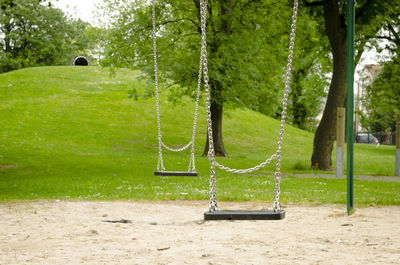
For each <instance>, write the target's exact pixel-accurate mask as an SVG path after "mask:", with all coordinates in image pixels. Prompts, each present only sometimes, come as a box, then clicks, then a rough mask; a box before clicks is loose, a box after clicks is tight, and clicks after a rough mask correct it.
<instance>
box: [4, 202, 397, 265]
mask: <svg viewBox="0 0 400 265" xmlns="http://www.w3.org/2000/svg"><path fill="white" fill-rule="evenodd" d="M207 207H208V202H206V201H171V202H148V201H147V202H146V201H145V202H128V201H115V202H103V201H95V202H93V201H90V202H88V201H83V202H81V201H72V202H71V201H35V202H17V203H2V204H0V216H1V219H0V264H1V265H5V264H63V265H70V264H96V265H97V264H400V207H371V208H362V209H357V211H356V213H355V214H354V215H352V216H351V217H348V216H346V215H345V207H344V206H342V205H341V206H337V205H328V206H312V205H291V204H289V205H286V207H285V211H286V218H285V219H284V220H281V221H207V222H204V221H203V213H204V211H205V210H207ZM263 207H271V205H270V204H269V203H268V204H267V205H265V204H261V203H259V202H257V203H255V202H247V203H224V202H221V203H220V209H254V210H260V209H262V208H263ZM121 219H125V220H130V221H131V223H129V222H127V223H111V222H104V221H106V220H108V221H120V220H121Z"/></svg>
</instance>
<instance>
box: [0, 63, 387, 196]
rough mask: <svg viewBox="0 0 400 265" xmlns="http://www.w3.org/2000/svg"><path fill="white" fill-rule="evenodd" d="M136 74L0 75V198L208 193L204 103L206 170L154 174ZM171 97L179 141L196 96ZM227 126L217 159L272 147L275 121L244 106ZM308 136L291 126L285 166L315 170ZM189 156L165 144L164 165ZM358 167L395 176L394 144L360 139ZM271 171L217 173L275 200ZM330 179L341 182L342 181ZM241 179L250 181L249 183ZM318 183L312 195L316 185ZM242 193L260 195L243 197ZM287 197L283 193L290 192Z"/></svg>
mask: <svg viewBox="0 0 400 265" xmlns="http://www.w3.org/2000/svg"><path fill="white" fill-rule="evenodd" d="M139 74H140V73H138V72H133V71H130V70H123V69H120V70H118V71H117V72H116V74H115V76H110V74H109V72H108V71H107V70H104V69H101V68H97V67H70V66H67V67H39V68H29V69H23V70H19V71H14V72H10V73H6V74H1V75H0V102H1V104H0V123H1V127H0V199H18V198H29V199H34V198H66V197H71V198H86V199H87V198H106V199H112V198H116V199H118V198H138V199H179V198H190V199H205V198H207V196H208V191H207V190H208V177H209V175H208V174H209V162H208V159H207V158H205V157H202V156H201V154H202V151H203V148H204V145H205V140H206V122H205V111H204V107H203V106H202V107H201V109H200V113H199V122H198V124H199V125H198V134H197V137H196V166H197V169H198V172H199V174H200V177H199V178H196V179H193V178H192V179H190V178H187V179H182V178H174V177H171V178H159V177H154V176H153V171H154V170H156V165H157V127H156V126H157V124H156V114H155V100H154V98H146V97H139V99H138V100H134V99H133V98H131V97H129V91H131V90H132V89H133V88H135V89H136V90H137V91H138V92H139V93H142V94H143V88H145V87H146V86H149V82H148V81H146V80H144V79H140V78H138V77H139ZM150 85H151V84H150ZM167 97H168V95H167V93H166V92H165V93H163V94H162V96H161V112H162V117H161V122H162V131H163V136H164V138H163V139H164V142H165V143H166V144H167V145H170V146H172V147H179V146H182V145H184V144H186V143H187V142H189V141H190V137H191V129H192V115H193V109H194V103H193V101H191V100H189V99H188V98H183V99H182V100H179V101H178V102H177V103H176V104H174V103H171V102H169V101H168V100H167ZM203 105H204V104H203ZM223 123H224V140H225V145H226V149H227V152H228V153H229V155H230V158H228V159H218V161H219V162H222V163H223V164H224V165H227V166H231V167H235V168H247V167H251V166H254V165H255V164H258V163H260V162H262V161H264V160H265V159H266V157H269V156H270V155H271V154H272V153H274V152H275V150H276V143H277V137H278V130H279V121H277V120H274V119H272V118H269V117H266V116H264V115H261V114H259V113H256V112H253V111H250V110H247V109H229V108H228V109H226V110H225V116H224V121H223ZM312 140H313V135H312V134H311V133H309V132H305V131H302V130H299V129H296V128H293V127H291V126H288V125H287V126H286V128H285V139H284V147H283V161H282V169H283V171H284V172H311V169H310V168H309V164H310V162H309V161H310V157H311V152H312ZM188 158H189V153H188V152H183V153H171V152H169V151H164V164H165V166H166V169H167V170H185V169H187V166H188V161H189V160H188ZM391 160H393V161H391ZM355 164H356V166H355V167H356V169H355V172H356V174H357V173H358V174H371V175H391V174H393V173H392V172H393V171H394V148H393V147H386V146H381V147H380V148H379V149H377V148H376V147H374V146H370V145H363V146H361V145H358V146H356V161H355ZM273 171H274V164H272V165H270V166H268V167H267V168H265V169H264V170H262V171H260V172H257V174H260V175H253V176H245V177H243V176H234V175H232V174H227V173H225V172H222V171H219V170H218V171H217V177H218V185H219V186H218V187H219V189H221V190H222V192H221V194H220V196H219V198H222V199H228V200H230V199H268V200H269V199H271V198H272V192H273V191H272V189H273V180H272V179H271V178H266V177H265V176H263V175H264V174H266V175H268V174H269V175H270V174H271V173H272V172H273ZM303 181H304V180H291V181H290V180H288V182H287V189H288V191H286V192H289V193H290V190H291V189H292V190H293V193H290V194H291V195H290V196H288V197H287V198H286V200H292V201H293V200H294V201H297V200H304V198H301V197H296V196H297V195H295V192H296V190H298V185H302V184H301V183H302V182H303ZM324 181H327V182H331V183H334V184H335V185H336V184H338V185H339V184H340V185H341V182H342V181H343V180H324ZM241 183H246V184H249V186H248V187H245V188H244V187H243V185H242V184H241ZM310 183H311V182H310ZM313 185H314V184H312V185H311V184H310V191H312V192H311V193H312V194H314V193H315V192H314V190H316V189H317V190H318V187H319V185H320V184H318V183H317V182H316V183H315V187H314V186H313ZM338 189H339V190H341V191H340V192H339V193H338V195H337V201H341V199H340V198H341V197H340V196H342V193H343V192H344V191H345V190H343V189H342V188H341V186H340V188H339V186H338ZM344 189H345V188H344ZM319 190H320V188H319ZM246 191H254V192H253V193H252V194H251V195H246V196H248V197H246V196H245V195H244V193H246ZM313 196H318V194H314V195H312V196H311V198H314V197H313ZM282 197H283V199H285V193H282ZM308 197H310V196H308ZM307 200H309V199H307ZM311 200H313V199H311Z"/></svg>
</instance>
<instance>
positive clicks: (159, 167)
mask: <svg viewBox="0 0 400 265" xmlns="http://www.w3.org/2000/svg"><path fill="white" fill-rule="evenodd" d="M152 4H153V7H152V18H153V56H154V85H155V89H156V110H157V139H158V163H157V171H164V170H165V168H164V162H163V157H162V138H161V122H160V104H159V98H158V64H157V42H156V1H155V0H153V3H152Z"/></svg>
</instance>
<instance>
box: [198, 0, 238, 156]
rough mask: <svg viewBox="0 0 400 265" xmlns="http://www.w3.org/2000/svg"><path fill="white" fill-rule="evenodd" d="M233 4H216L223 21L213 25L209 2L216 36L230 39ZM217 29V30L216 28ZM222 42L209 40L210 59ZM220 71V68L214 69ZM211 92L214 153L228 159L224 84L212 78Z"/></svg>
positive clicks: (222, 71) (227, 0)
mask: <svg viewBox="0 0 400 265" xmlns="http://www.w3.org/2000/svg"><path fill="white" fill-rule="evenodd" d="M233 2H234V0H222V1H220V3H218V2H214V4H217V3H218V4H219V14H218V16H219V17H220V19H221V21H220V23H213V21H212V17H213V16H212V7H211V5H212V4H213V2H211V1H209V2H208V12H209V20H208V23H209V25H211V28H212V32H213V33H214V34H215V33H217V32H223V33H224V34H225V35H226V37H227V39H229V36H230V35H231V23H232V17H230V13H231V12H232V9H233ZM196 6H197V7H198V8H199V5H198V4H196ZM214 27H215V28H214ZM221 41H225V39H221V38H215V36H214V39H213V38H209V42H208V45H209V47H210V53H209V57H210V58H213V57H216V56H220V55H218V49H219V47H220V45H221ZM209 62H210V64H212V62H213V61H212V60H210V61H209ZM210 68H211V69H212V68H213V67H209V69H210ZM214 69H218V68H214ZM218 70H219V71H220V72H221V73H222V74H223V73H224V69H223V68H222V69H221V68H220V69H218ZM209 84H210V90H211V106H210V108H211V121H212V132H213V143H214V145H213V146H214V151H215V155H216V156H223V157H227V156H228V154H227V153H226V151H225V145H224V140H223V137H222V116H223V102H224V101H225V98H224V97H223V90H224V88H223V84H221V83H220V82H219V81H217V80H213V79H212V78H211V77H210V81H209ZM208 149H209V139H208V133H207V141H206V146H205V148H204V153H203V155H204V156H205V155H207V154H208Z"/></svg>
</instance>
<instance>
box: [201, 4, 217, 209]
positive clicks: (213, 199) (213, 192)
mask: <svg viewBox="0 0 400 265" xmlns="http://www.w3.org/2000/svg"><path fill="white" fill-rule="evenodd" d="M206 19H207V0H200V20H201V23H200V24H201V57H202V62H203V79H204V91H205V93H204V94H205V96H204V97H205V104H206V113H207V136H208V159H209V160H210V164H211V165H210V206H209V210H210V211H211V212H213V211H215V210H217V185H216V179H215V151H214V141H213V133H212V121H211V105H210V87H209V80H208V66H207V64H208V63H207V38H206Z"/></svg>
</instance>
